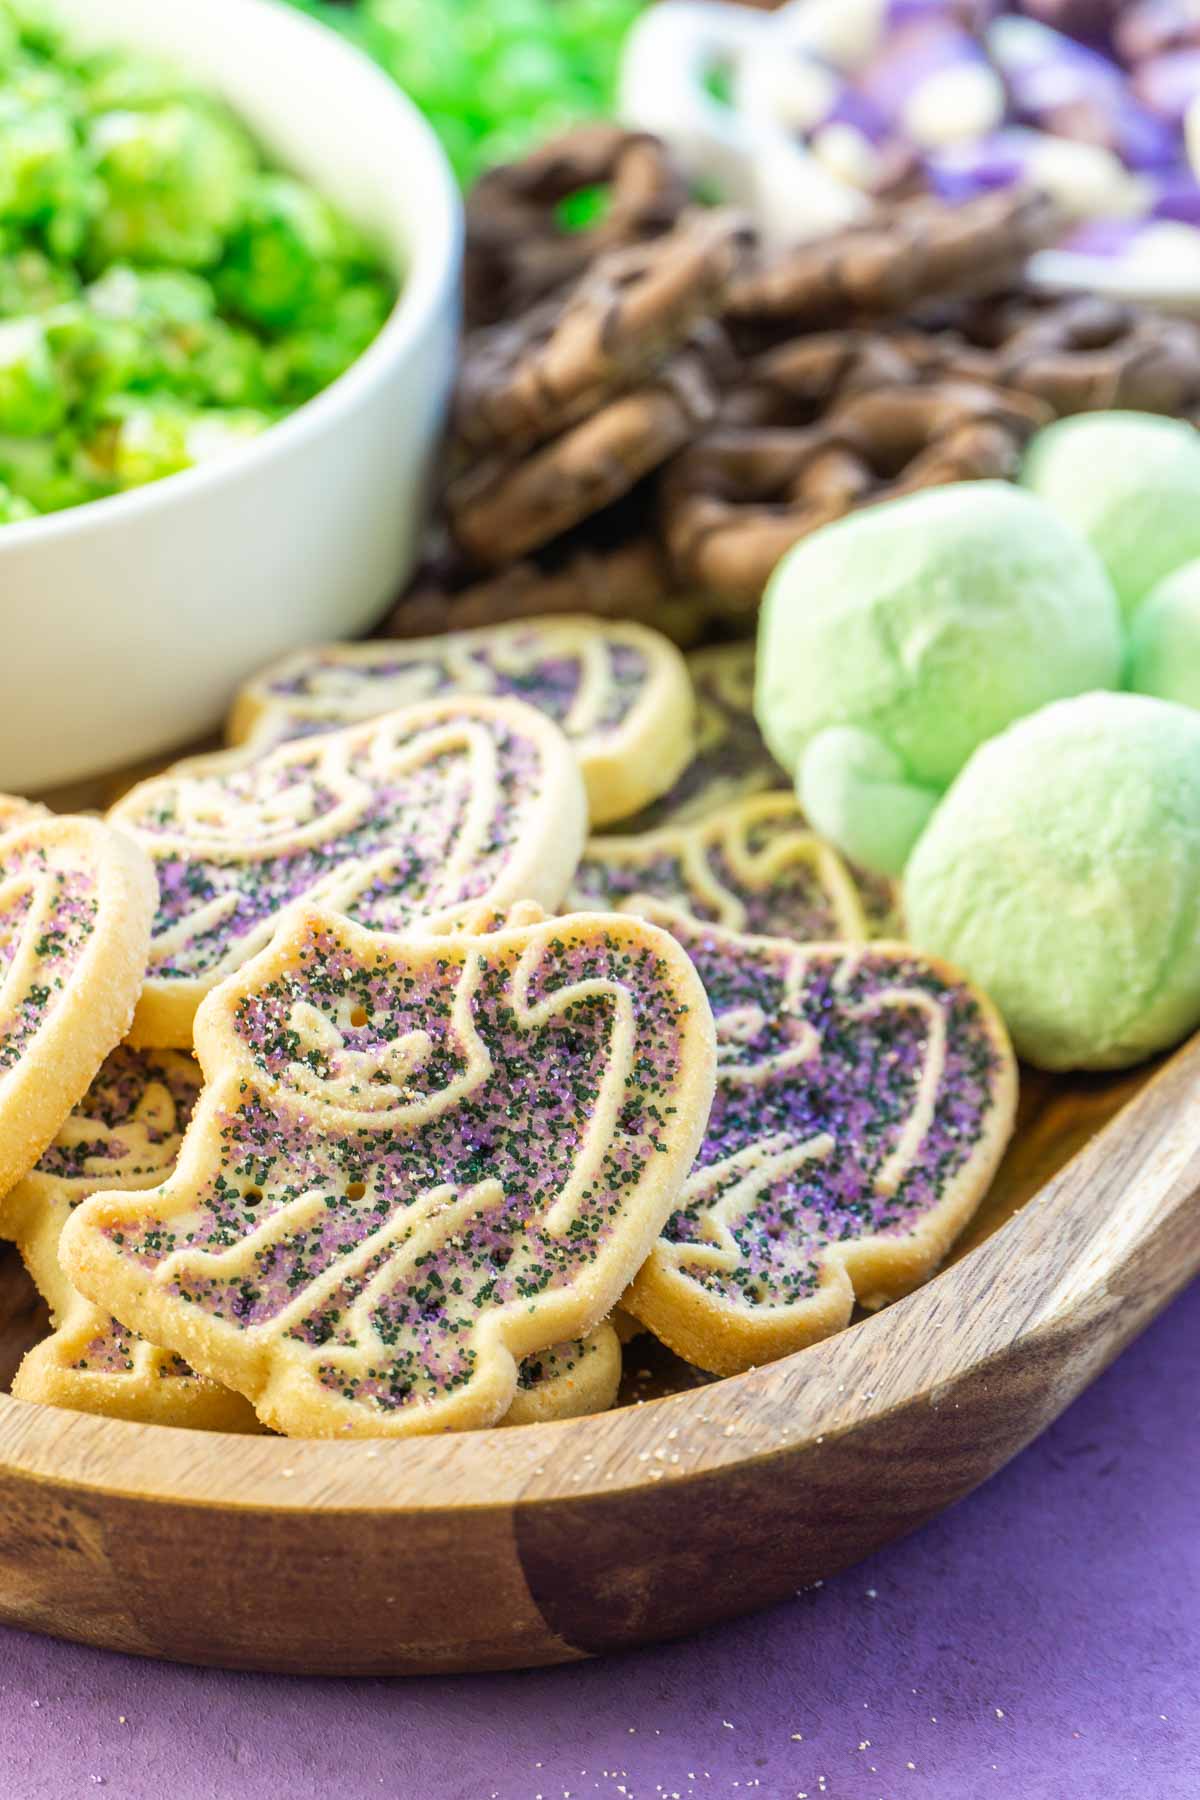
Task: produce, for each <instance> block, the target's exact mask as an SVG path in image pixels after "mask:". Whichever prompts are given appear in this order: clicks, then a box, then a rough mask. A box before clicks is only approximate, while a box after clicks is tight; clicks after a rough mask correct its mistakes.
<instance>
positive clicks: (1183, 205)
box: [1150, 166, 1200, 225]
mask: <svg viewBox="0 0 1200 1800" xmlns="http://www.w3.org/2000/svg"><path fill="white" fill-rule="evenodd" d="M1150 217H1151V218H1152V219H1178V220H1180V221H1181V222H1182V223H1183V224H1185V225H1200V182H1197V180H1196V177H1195V176H1194V175H1193V173H1192V171H1191V169H1189V168H1188V167H1186V166H1183V167H1177V168H1174V169H1172V170H1170V172H1169V173H1168V174H1166V175H1163V176H1161V177H1160V178H1159V180H1158V181H1157V182H1156V183H1155V199H1154V203H1153V205H1152V206H1151V208H1150Z"/></svg>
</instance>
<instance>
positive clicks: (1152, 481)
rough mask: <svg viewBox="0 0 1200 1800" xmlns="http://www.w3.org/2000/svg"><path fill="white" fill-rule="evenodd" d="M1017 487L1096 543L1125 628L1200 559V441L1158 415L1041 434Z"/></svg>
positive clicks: (1074, 422) (1101, 417) (1104, 417)
mask: <svg viewBox="0 0 1200 1800" xmlns="http://www.w3.org/2000/svg"><path fill="white" fill-rule="evenodd" d="M1021 480H1022V481H1023V482H1024V483H1025V484H1026V486H1027V487H1029V488H1030V489H1031V490H1032V492H1034V493H1035V494H1040V495H1041V497H1042V499H1043V500H1045V501H1046V503H1047V504H1048V505H1049V506H1052V507H1053V508H1054V510H1055V512H1057V513H1058V515H1059V517H1060V518H1063V519H1066V520H1068V521H1069V522H1070V523H1071V524H1072V525H1074V526H1075V527H1076V529H1077V530H1078V531H1081V532H1082V533H1083V535H1084V536H1085V537H1086V538H1087V539H1088V541H1089V543H1091V544H1093V545H1094V546H1095V548H1096V550H1097V552H1098V553H1099V556H1100V559H1101V561H1102V562H1103V564H1104V566H1105V568H1106V569H1107V570H1108V573H1109V575H1110V576H1111V578H1112V583H1113V586H1114V587H1115V588H1116V590H1117V599H1118V600H1119V601H1120V603H1121V610H1122V612H1123V614H1124V615H1125V617H1126V619H1129V618H1132V617H1133V615H1134V614H1135V612H1136V611H1137V609H1138V606H1139V605H1140V603H1141V601H1142V600H1143V599H1144V598H1145V596H1146V595H1147V594H1148V593H1149V591H1150V589H1151V588H1152V587H1153V586H1154V585H1155V583H1156V582H1158V581H1160V580H1161V579H1162V578H1163V576H1164V575H1169V574H1170V573H1171V571H1172V570H1173V569H1178V568H1180V567H1181V566H1182V564H1184V563H1186V562H1191V561H1192V560H1193V558H1194V557H1197V556H1200V433H1197V431H1196V429H1195V427H1194V426H1192V425H1187V424H1184V423H1183V422H1182V421H1181V420H1178V419H1164V418H1159V417H1158V416H1157V415H1156V414H1153V413H1122V412H1110V413H1083V414H1081V415H1080V416H1079V417H1077V418H1073V419H1061V420H1060V421H1059V422H1058V423H1057V424H1056V425H1050V426H1047V428H1046V430H1044V431H1039V432H1038V434H1037V436H1036V437H1035V438H1034V440H1033V442H1032V443H1031V444H1030V446H1029V449H1028V451H1027V453H1026V456H1025V462H1024V466H1023V468H1022V470H1021Z"/></svg>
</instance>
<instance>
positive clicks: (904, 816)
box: [796, 725, 941, 876]
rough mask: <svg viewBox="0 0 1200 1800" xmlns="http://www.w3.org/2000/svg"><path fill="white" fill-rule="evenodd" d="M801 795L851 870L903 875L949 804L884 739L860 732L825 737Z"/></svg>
mask: <svg viewBox="0 0 1200 1800" xmlns="http://www.w3.org/2000/svg"><path fill="white" fill-rule="evenodd" d="M796 794H797V797H798V799H799V801H800V804H801V806H802V807H803V808H804V811H805V813H806V814H807V816H808V819H809V822H810V823H811V825H812V826H813V828H814V830H816V831H818V832H820V834H821V835H822V837H827V838H829V840H830V841H831V842H832V843H834V844H836V846H837V848H838V849H839V850H841V851H842V852H843V853H844V854H845V855H846V856H848V857H849V858H850V860H851V862H856V863H861V864H862V865H863V866H864V867H865V868H868V869H873V870H875V871H876V872H877V873H879V874H881V875H893V876H895V875H901V874H903V872H904V865H905V863H906V862H907V861H908V857H909V853H910V852H911V850H912V848H913V845H914V844H915V843H916V841H917V839H918V838H919V837H920V835H921V833H922V831H924V829H925V826H926V824H927V823H928V821H929V817H930V814H931V813H932V812H933V809H934V807H935V806H936V805H937V803H938V801H939V800H940V799H941V794H940V793H939V792H938V791H937V789H936V788H930V787H922V786H921V784H920V783H919V782H915V781H911V780H910V779H909V777H908V775H907V773H906V771H905V767H904V764H903V763H902V762H901V760H900V758H899V757H898V756H897V755H896V752H895V751H894V750H892V749H891V748H890V747H889V746H888V745H887V744H885V743H884V741H883V739H882V738H879V737H876V736H875V734H874V733H873V732H870V731H863V730H861V729H860V728H859V727H858V726H854V725H834V726H831V727H830V728H829V729H828V730H827V731H819V732H818V733H817V735H816V736H815V737H814V738H812V739H811V740H810V742H809V744H808V745H807V747H806V749H805V751H804V754H803V755H802V757H801V759H800V767H799V769H798V771H797V774H796Z"/></svg>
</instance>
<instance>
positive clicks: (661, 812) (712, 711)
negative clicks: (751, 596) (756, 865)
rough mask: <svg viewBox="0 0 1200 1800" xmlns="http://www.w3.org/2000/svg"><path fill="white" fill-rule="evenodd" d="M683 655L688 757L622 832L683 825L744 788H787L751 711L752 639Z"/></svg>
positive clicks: (747, 791) (746, 793)
mask: <svg viewBox="0 0 1200 1800" xmlns="http://www.w3.org/2000/svg"><path fill="white" fill-rule="evenodd" d="M686 660H687V671H688V674H689V675H690V676H691V679H692V686H693V688H694V690H695V695H696V731H695V736H694V738H693V740H692V755H691V760H690V761H689V762H688V764H687V767H686V768H685V769H684V771H683V773H682V774H681V775H680V776H679V778H678V780H677V781H675V782H674V783H673V784H672V785H671V786H670V787H669V788H668V789H667V791H666V793H664V794H662V795H661V796H660V798H659V799H657V800H654V801H652V802H651V804H650V805H649V806H646V807H643V809H642V811H641V812H639V813H638V814H637V815H636V817H634V818H631V819H628V820H626V821H625V822H624V823H623V825H622V827H621V830H622V834H623V835H625V834H628V833H630V832H642V831H658V830H660V829H661V828H662V827H663V826H664V825H690V824H693V823H694V822H695V821H696V820H697V819H704V818H707V817H708V815H709V814H710V813H714V812H717V811H718V810H719V809H720V808H721V807H724V806H731V805H732V804H733V803H734V801H736V800H747V799H749V797H750V795H751V794H761V793H763V792H765V791H766V790H767V789H772V788H777V789H781V790H787V791H790V789H791V783H790V782H789V780H788V778H787V776H786V774H785V773H784V771H783V770H782V769H781V768H780V766H779V764H778V763H777V762H776V761H775V758H774V757H773V756H772V755H771V752H770V751H769V750H768V749H767V746H766V745H765V744H764V742H763V739H762V733H761V732H760V731H759V729H758V724H757V721H756V720H755V717H754V645H753V644H752V643H741V644H716V645H713V646H711V647H710V648H708V649H706V650H694V651H693V652H692V654H691V655H690V656H689V657H688V658H687V659H686Z"/></svg>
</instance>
